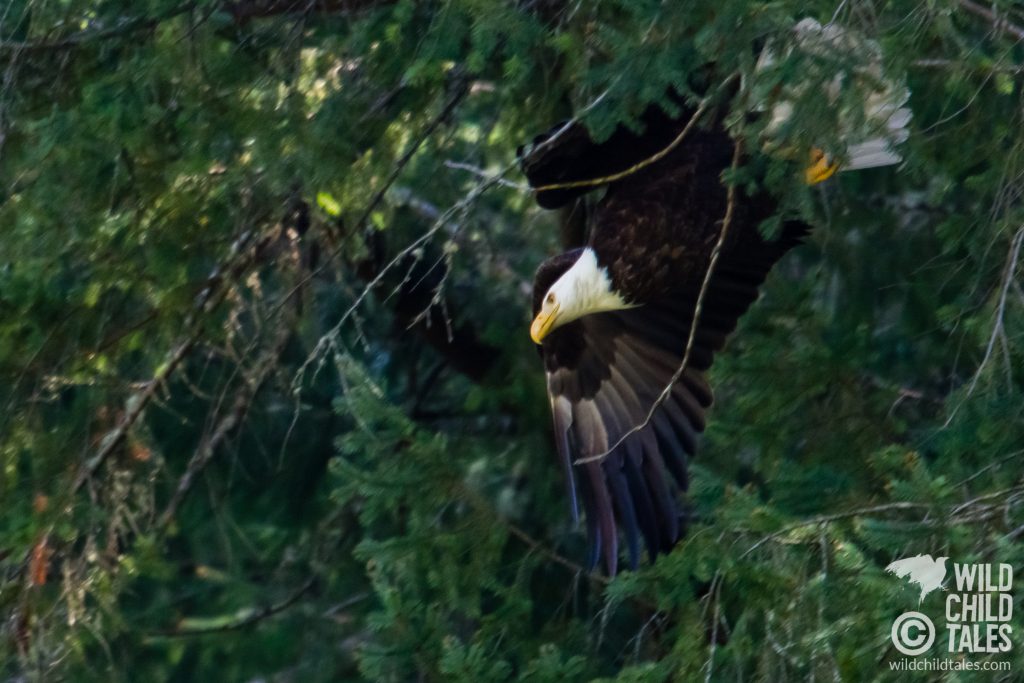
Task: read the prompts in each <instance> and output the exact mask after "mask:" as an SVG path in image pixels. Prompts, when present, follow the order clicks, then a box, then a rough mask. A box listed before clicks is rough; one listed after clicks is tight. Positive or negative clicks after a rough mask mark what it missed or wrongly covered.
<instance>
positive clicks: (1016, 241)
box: [943, 227, 1024, 427]
mask: <svg viewBox="0 0 1024 683" xmlns="http://www.w3.org/2000/svg"><path fill="white" fill-rule="evenodd" d="M1022 243H1024V227H1021V228H1020V229H1019V230H1017V233H1016V234H1015V235H1014V236H1013V241H1011V242H1010V250H1009V252H1007V255H1006V265H1005V266H1004V267H1003V278H1002V283H1001V288H1000V291H999V301H998V303H997V305H996V313H995V322H993V324H992V333H991V334H990V335H989V338H988V344H987V346H986V347H985V355H984V356H982V359H981V362H980V363H979V364H978V369H977V370H975V371H974V377H973V378H972V379H971V383H970V385H969V386H968V387H967V395H966V396H965V397H964V399H963V401H961V402H960V403H959V404H958V405H957V406H956V408H954V409H953V410H952V411H951V412H950V414H949V417H948V418H947V419H946V422H945V424H944V425H943V427H948V426H949V425H950V424H952V422H953V418H954V417H956V414H957V413H958V412H959V410H960V408H961V407H962V406H963V404H964V402H965V401H966V400H967V399H968V398H970V396H971V394H973V393H974V389H975V388H976V387H977V386H978V380H980V379H981V375H982V371H983V370H984V369H985V365H987V364H988V361H989V359H990V358H991V357H992V351H993V349H994V348H995V345H996V341H997V340H998V339H1000V338H1001V337H1003V336H1004V335H1005V331H1004V328H1003V316H1004V314H1005V312H1006V299H1007V296H1008V295H1009V292H1010V284H1011V283H1012V282H1013V281H1014V279H1013V278H1014V274H1015V273H1016V271H1017V261H1018V260H1019V259H1020V249H1021V244H1022Z"/></svg>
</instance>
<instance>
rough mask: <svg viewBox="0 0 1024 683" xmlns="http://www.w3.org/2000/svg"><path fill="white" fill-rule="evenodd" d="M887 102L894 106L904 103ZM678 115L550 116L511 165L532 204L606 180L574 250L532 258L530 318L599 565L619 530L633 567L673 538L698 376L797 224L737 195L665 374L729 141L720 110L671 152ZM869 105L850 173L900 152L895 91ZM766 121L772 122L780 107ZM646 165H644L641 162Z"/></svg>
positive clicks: (694, 428)
mask: <svg viewBox="0 0 1024 683" xmlns="http://www.w3.org/2000/svg"><path fill="white" fill-rule="evenodd" d="M897 97H898V98H902V99H900V100H899V103H900V104H902V103H903V102H904V101H905V99H906V97H905V96H904V95H898V96H897ZM681 109H682V111H681V112H680V113H679V115H678V116H670V115H669V114H667V113H666V112H664V111H663V110H662V109H661V108H659V107H658V106H655V105H652V106H651V107H649V108H648V109H647V111H646V112H645V113H644V114H643V116H642V120H641V121H640V128H641V129H642V131H643V132H642V133H634V132H632V131H631V130H628V129H626V128H624V127H620V128H618V129H617V130H616V131H615V132H614V133H613V135H612V136H611V137H610V138H608V139H607V140H606V141H604V142H602V143H600V144H598V143H595V142H594V141H593V140H592V139H591V137H590V135H589V133H588V132H587V130H586V129H585V128H584V127H583V126H581V125H579V124H573V125H559V126H555V127H554V128H553V129H552V131H551V132H549V133H548V134H545V135H542V136H539V137H538V138H536V139H535V140H534V141H533V144H532V145H530V146H529V147H528V148H527V149H526V150H525V151H522V150H521V156H522V167H523V170H524V172H525V174H526V176H527V178H528V180H529V182H530V185H531V186H532V187H533V188H535V189H536V199H537V201H538V203H539V204H540V205H541V206H542V207H544V208H548V209H554V208H558V207H561V206H564V205H566V204H567V203H568V202H570V201H572V200H574V199H576V198H577V197H579V196H580V195H582V194H583V193H585V192H587V191H589V190H592V189H594V187H593V185H590V184H588V183H586V182H580V181H587V180H588V179H594V178H602V177H608V176H611V177H613V178H615V179H614V180H613V181H612V182H609V183H607V184H606V185H604V195H603V197H602V198H601V199H600V201H599V202H597V205H596V209H595V210H594V212H593V214H592V218H591V220H590V225H589V239H588V241H587V243H586V245H585V246H583V247H581V248H578V249H573V250H571V251H568V252H566V253H563V254H560V255H558V256H555V257H553V258H550V259H548V260H547V261H545V262H543V263H542V264H541V265H540V267H539V268H538V270H537V273H536V276H535V279H534V285H533V322H532V324H531V326H530V336H531V337H532V339H533V341H534V342H535V343H536V344H537V345H538V349H539V351H540V354H541V356H542V358H543V361H544V369H545V371H546V373H547V389H548V394H549V398H550V403H551V413H552V417H553V423H554V433H555V443H556V447H557V451H558V454H559V456H560V459H561V461H562V464H563V466H564V469H565V476H566V477H567V480H568V483H569V491H570V496H571V503H572V510H573V514H574V515H578V509H579V503H580V502H582V506H583V508H584V511H585V518H586V526H587V532H588V537H589V542H590V557H589V566H590V567H591V568H592V567H594V566H596V565H597V564H598V562H599V561H600V560H601V558H602V557H603V560H604V566H605V569H606V571H607V572H608V573H609V574H612V575H613V574H615V572H616V569H617V565H618V557H619V539H620V535H621V537H622V538H623V539H624V541H625V545H626V550H627V554H628V558H629V564H630V566H631V567H634V568H635V567H636V566H637V564H638V562H639V558H640V554H641V547H640V546H641V541H642V542H643V544H644V545H645V546H646V549H647V553H648V555H649V556H650V558H651V559H652V560H653V559H654V558H655V557H656V556H657V555H658V554H659V553H664V552H667V551H668V550H669V549H671V548H672V546H673V545H674V544H675V543H676V542H677V541H678V540H679V539H680V538H681V536H682V534H683V532H684V530H685V523H686V517H687V515H686V514H685V513H684V512H683V510H682V509H681V507H680V504H679V495H678V494H679V492H681V491H685V490H686V489H687V461H688V459H689V458H690V457H692V456H693V455H694V453H695V452H696V450H697V439H698V435H699V434H700V433H701V432H702V431H703V430H704V426H705V419H706V418H705V414H706V411H707V410H708V408H709V407H710V406H711V402H712V392H711V387H710V386H709V384H708V381H707V378H706V376H705V375H706V372H707V370H708V368H710V367H711V364H712V361H713V359H714V356H715V354H716V353H717V352H719V351H720V350H721V349H722V348H723V346H724V344H725V342H726V339H727V337H728V336H729V334H730V333H731V332H732V331H733V330H734V329H735V328H736V324H737V321H738V320H739V318H740V316H742V315H743V313H744V312H745V311H746V310H747V309H748V308H749V307H750V305H751V304H752V303H754V301H755V300H756V299H757V297H758V288H759V287H760V286H761V284H762V283H763V282H764V280H765V277H766V276H767V275H768V272H769V271H770V270H771V268H772V266H773V265H774V264H775V263H776V262H777V261H778V260H779V259H780V258H782V256H783V255H784V254H785V253H786V252H787V251H789V250H790V249H791V248H793V247H794V246H796V245H797V244H799V243H800V241H801V240H802V238H803V237H805V236H806V235H807V233H808V231H809V227H808V226H807V225H806V224H804V223H802V222H800V221H795V220H790V221H785V222H783V224H782V230H781V232H780V234H779V235H778V236H777V237H776V238H775V239H766V238H765V237H763V236H762V235H761V232H760V231H759V226H760V225H761V224H762V223H763V222H764V221H765V220H766V219H768V218H770V217H773V216H774V215H776V213H777V210H778V206H777V202H776V200H775V198H774V197H772V196H771V195H770V194H768V193H767V192H764V191H757V192H753V193H748V192H745V191H743V190H742V189H741V188H737V189H736V190H735V191H734V192H735V197H734V200H733V202H732V204H733V207H732V211H731V220H730V228H729V231H728V236H727V238H726V239H725V241H724V242H723V244H722V247H721V252H720V255H719V259H718V261H717V264H716V267H715V269H714V271H713V277H712V278H711V279H710V280H709V283H708V287H707V291H706V294H705V298H704V300H703V306H702V310H701V313H700V315H699V318H698V324H697V327H696V330H695V336H694V342H693V345H692V349H691V351H690V355H689V357H688V362H687V364H686V369H685V372H683V373H682V374H681V375H680V376H679V377H678V380H677V381H676V382H675V383H674V384H673V382H672V380H673V378H674V376H675V375H676V374H677V373H678V370H679V369H680V366H681V363H682V360H683V357H684V353H685V349H686V346H687V341H688V339H689V336H690V332H691V329H690V328H691V325H692V323H693V319H694V312H695V308H696V304H697V299H698V294H699V292H700V290H701V286H702V283H703V280H704V277H705V274H706V273H707V271H708V267H709V263H710V261H711V258H712V252H713V250H714V248H715V244H716V242H717V241H718V239H719V236H720V233H721V230H722V225H723V219H724V217H725V215H726V213H727V204H728V203H729V201H728V194H729V192H728V190H727V188H726V186H725V185H724V184H723V182H722V172H723V171H724V170H726V169H727V168H729V167H730V165H731V163H732V160H733V154H734V151H735V147H734V145H735V144H736V143H735V141H734V140H733V139H732V138H731V137H730V135H729V134H728V133H727V132H726V130H725V128H724V125H723V114H722V112H718V113H712V114H710V115H709V117H708V118H710V119H711V121H710V125H707V122H706V121H705V122H704V126H703V127H702V126H699V125H698V126H694V127H693V128H692V129H691V130H688V131H687V132H686V133H685V135H684V136H683V137H682V142H681V143H680V144H678V145H677V146H674V147H673V144H674V141H677V140H678V139H679V136H680V133H681V132H682V130H683V128H684V127H685V126H686V125H687V123H688V122H689V121H690V119H691V117H693V116H694V115H695V114H696V113H697V112H696V111H695V110H694V109H693V108H687V107H686V106H685V105H681ZM897 111H898V112H900V113H899V115H898V116H896V115H895V114H896V112H897ZM882 113H883V115H884V116H885V117H886V125H885V127H886V128H887V129H889V133H890V134H889V135H888V137H887V138H885V139H878V140H866V139H864V140H850V143H851V149H853V148H855V149H857V150H862V153H863V155H864V156H860V157H859V156H858V155H857V153H854V154H853V155H852V156H851V157H850V158H848V159H847V164H848V166H849V167H851V168H864V167H870V166H878V165H885V164H891V163H896V162H897V161H899V156H898V155H897V154H895V153H894V152H893V151H892V149H891V144H892V143H893V142H898V141H902V139H903V137H905V133H904V132H903V129H904V128H905V126H906V123H907V119H908V118H909V116H908V115H907V114H906V110H903V109H899V107H896V106H892V98H890V99H887V100H886V101H885V107H884V110H883V112H882ZM770 115H771V117H772V121H773V125H776V124H775V123H774V120H775V118H776V117H778V116H780V114H779V113H778V112H777V111H775V110H773V111H771V112H770ZM665 150H669V151H668V152H667V153H665ZM868 155H870V158H867V157H868ZM651 159H656V161H654V162H653V163H645V160H647V161H650V160H651ZM835 166H836V163H835V162H834V161H832V160H831V159H828V158H825V155H824V154H823V153H820V152H819V153H818V154H817V155H815V156H814V157H813V158H812V162H811V164H810V165H809V166H808V167H807V168H806V169H805V178H806V180H807V182H818V181H821V180H824V179H825V178H828V177H829V176H830V175H831V174H832V173H833V172H834V171H835ZM631 168H632V169H635V170H634V171H632V172H626V173H622V172H621V171H623V169H631ZM669 385H671V388H670V389H669ZM663 392H668V393H667V394H665V395H663ZM662 395H663V396H662ZM659 396H662V398H660V399H659Z"/></svg>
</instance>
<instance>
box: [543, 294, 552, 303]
mask: <svg viewBox="0 0 1024 683" xmlns="http://www.w3.org/2000/svg"><path fill="white" fill-rule="evenodd" d="M544 300H545V301H546V302H547V303H549V304H553V303H555V293H554V292H548V296H547V298H546V299H544Z"/></svg>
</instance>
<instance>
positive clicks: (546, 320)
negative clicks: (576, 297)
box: [530, 304, 561, 344]
mask: <svg viewBox="0 0 1024 683" xmlns="http://www.w3.org/2000/svg"><path fill="white" fill-rule="evenodd" d="M559 308H561V305H559V304H555V305H553V306H552V307H551V308H550V309H548V310H543V309H542V310H541V312H540V313H538V314H537V317H536V318H534V319H533V323H532V324H531V325H530V339H532V340H533V343H534V344H540V343H541V342H542V341H544V337H546V336H548V334H549V333H550V332H551V330H552V329H554V326H555V321H556V320H557V319H558V309H559Z"/></svg>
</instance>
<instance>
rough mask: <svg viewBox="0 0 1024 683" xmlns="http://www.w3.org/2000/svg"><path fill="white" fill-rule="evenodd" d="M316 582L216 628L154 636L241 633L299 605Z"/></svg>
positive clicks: (315, 578) (189, 629)
mask: <svg viewBox="0 0 1024 683" xmlns="http://www.w3.org/2000/svg"><path fill="white" fill-rule="evenodd" d="M316 581H317V577H316V576H315V575H314V576H310V577H309V578H308V579H306V580H305V581H304V582H303V583H302V585H301V586H299V587H298V588H297V589H295V590H294V591H292V593H291V594H290V595H289V596H288V597H286V598H285V599H283V600H281V601H280V602H276V603H273V604H271V605H266V606H265V607H259V608H252V609H249V610H246V611H245V612H243V613H242V614H241V615H240V616H239V617H238V618H236V619H234V620H232V621H230V622H228V623H225V624H218V625H216V626H208V627H205V628H175V629H171V630H168V631H157V632H156V633H154V634H153V635H154V636H162V637H170V638H185V637H189V636H204V635H209V634H211V633H225V632H228V631H239V630H241V629H244V628H248V627H249V626H252V625H254V624H258V623H259V622H261V621H263V620H264V619H267V618H269V617H272V616H274V615H275V614H280V613H281V612H283V611H285V610H286V609H288V608H289V607H291V606H293V605H295V604H297V603H298V602H299V600H301V599H302V598H303V596H305V595H306V593H308V592H310V591H311V590H313V587H314V586H316ZM366 597H368V596H367V595H366V594H362V595H361V596H360V599H361V600H362V599H365V598H366Z"/></svg>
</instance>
